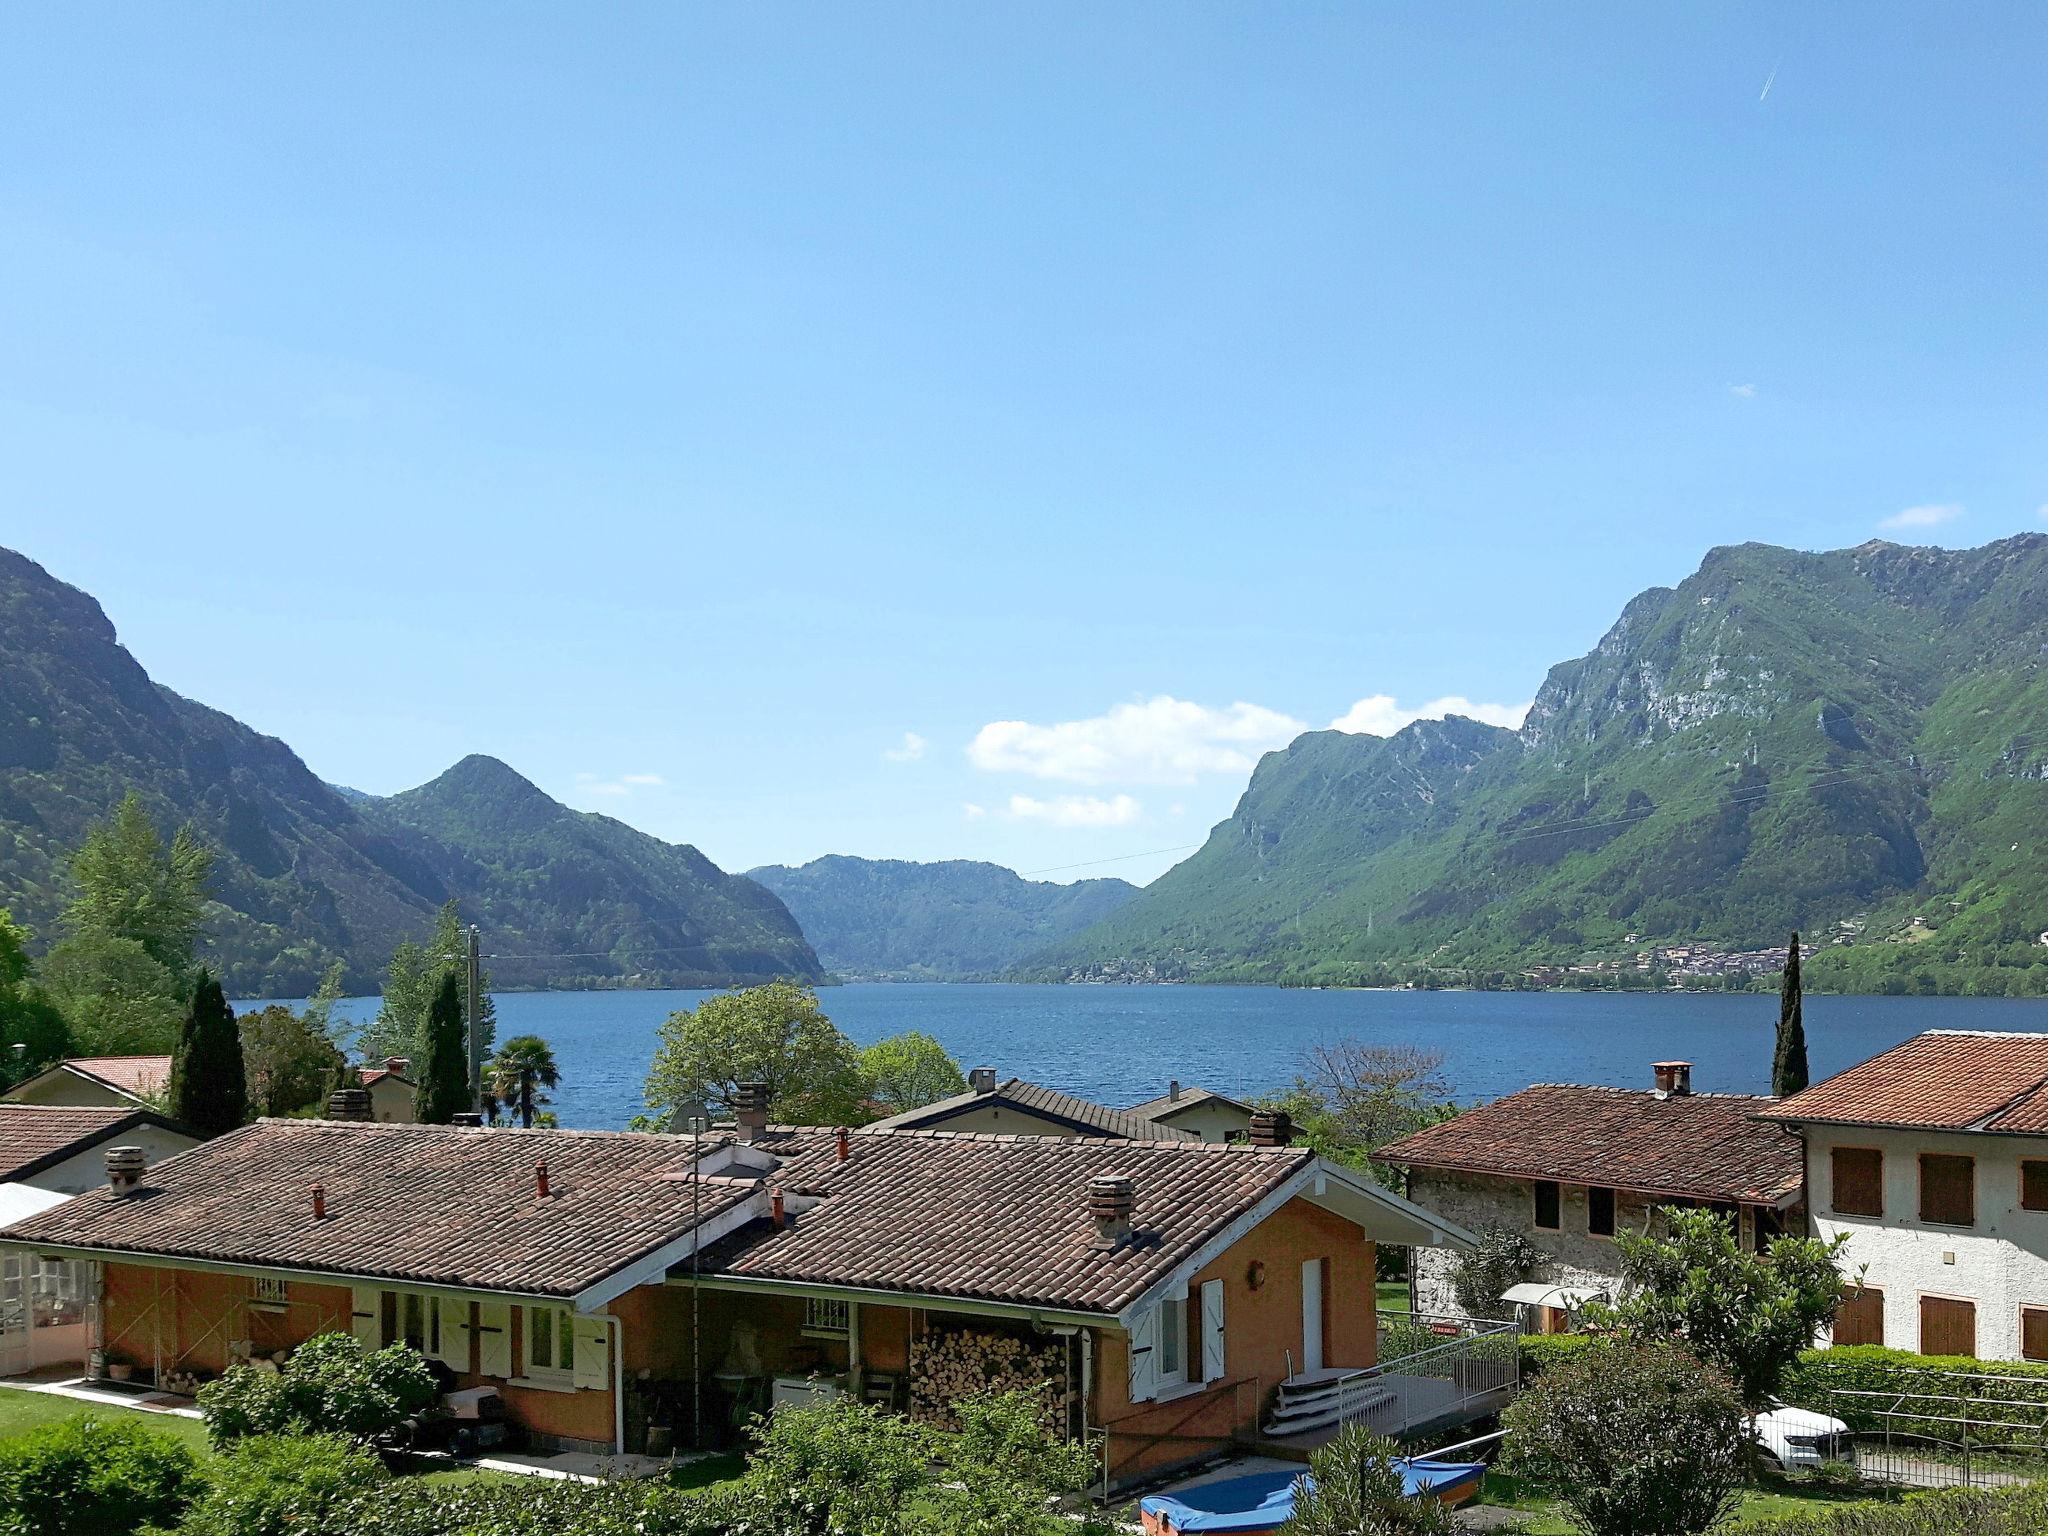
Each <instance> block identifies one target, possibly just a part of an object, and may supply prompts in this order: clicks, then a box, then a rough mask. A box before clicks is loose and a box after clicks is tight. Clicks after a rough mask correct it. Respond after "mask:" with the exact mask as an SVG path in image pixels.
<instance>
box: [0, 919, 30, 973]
mask: <svg viewBox="0 0 2048 1536" xmlns="http://www.w3.org/2000/svg"><path fill="white" fill-rule="evenodd" d="M28 942H29V931H28V930H27V929H26V928H24V927H22V926H21V924H19V923H17V922H16V921H15V920H14V914H13V913H12V912H10V911H8V910H7V908H5V907H0V992H12V991H13V990H14V989H15V988H17V987H19V986H20V985H21V984H22V983H23V982H25V981H27V980H28V969H29V967H28Z"/></svg>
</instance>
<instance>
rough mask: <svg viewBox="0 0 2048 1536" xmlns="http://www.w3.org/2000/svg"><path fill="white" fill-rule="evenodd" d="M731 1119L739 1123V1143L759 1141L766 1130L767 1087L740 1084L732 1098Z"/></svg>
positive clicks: (754, 1084)
mask: <svg viewBox="0 0 2048 1536" xmlns="http://www.w3.org/2000/svg"><path fill="white" fill-rule="evenodd" d="M732 1114H733V1118H734V1119H735V1120H737V1121H738V1122H739V1127H740V1140H741V1141H759V1140H760V1139H761V1137H762V1135H763V1134H764V1133H765V1132H766V1131H767V1129H768V1085H767V1084H766V1083H760V1082H754V1083H741V1084H740V1085H739V1087H738V1090H737V1091H736V1092H735V1093H734V1094H733V1096H732Z"/></svg>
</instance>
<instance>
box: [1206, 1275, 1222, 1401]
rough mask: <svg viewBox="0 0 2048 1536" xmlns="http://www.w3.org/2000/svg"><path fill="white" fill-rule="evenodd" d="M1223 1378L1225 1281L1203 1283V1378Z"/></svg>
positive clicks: (1216, 1379)
mask: <svg viewBox="0 0 2048 1536" xmlns="http://www.w3.org/2000/svg"><path fill="white" fill-rule="evenodd" d="M1222 1379H1223V1282H1222V1281H1221V1280H1205V1281H1204V1282H1203V1283H1202V1380H1204V1381H1221V1380H1222Z"/></svg>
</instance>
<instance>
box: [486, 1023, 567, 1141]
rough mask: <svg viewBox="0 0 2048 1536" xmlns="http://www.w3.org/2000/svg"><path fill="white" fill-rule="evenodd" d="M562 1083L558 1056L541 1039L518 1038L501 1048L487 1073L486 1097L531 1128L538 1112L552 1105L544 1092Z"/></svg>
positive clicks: (535, 1037)
mask: <svg viewBox="0 0 2048 1536" xmlns="http://www.w3.org/2000/svg"><path fill="white" fill-rule="evenodd" d="M561 1081H562V1075H561V1073H560V1071H559V1070H557V1068H556V1066H555V1053H554V1052H553V1051H552V1050H550V1049H549V1048H548V1043H547V1041H545V1040H543V1039H541V1037H540V1036H539V1035H514V1036H513V1037H512V1038H511V1039H510V1040H507V1041H506V1042H505V1043H504V1044H503V1045H501V1046H499V1047H498V1054H497V1055H495V1056H493V1057H492V1058H491V1061H490V1065H489V1066H488V1067H486V1068H485V1069H484V1092H485V1094H486V1095H487V1096H488V1097H489V1098H491V1099H492V1100H494V1101H495V1102H497V1103H501V1104H503V1105H505V1106H506V1107H507V1108H508V1109H510V1110H511V1111H512V1112H513V1113H514V1114H516V1115H518V1116H519V1123H520V1124H521V1125H523V1126H528V1127H531V1126H532V1124H533V1121H534V1111H535V1109H536V1108H537V1107H538V1106H539V1105H542V1104H545V1103H547V1102H548V1097H547V1095H546V1094H544V1093H542V1092H541V1091H540V1090H541V1089H543V1088H553V1087H556V1086H557V1085H558V1084H560V1082H561Z"/></svg>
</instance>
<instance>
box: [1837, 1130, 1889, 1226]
mask: <svg viewBox="0 0 2048 1536" xmlns="http://www.w3.org/2000/svg"><path fill="white" fill-rule="evenodd" d="M1829 1162H1830V1167H1831V1170H1832V1182H1833V1185H1834V1195H1833V1205H1834V1208H1835V1210H1836V1211H1837V1212H1839V1213H1840V1214H1841V1215H1844V1216H1882V1215H1883V1214H1884V1154H1883V1153H1882V1152H1880V1151H1878V1149H1877V1148H1875V1147H1836V1148H1835V1149H1834V1152H1833V1154H1832V1156H1831V1158H1830V1160H1829Z"/></svg>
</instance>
